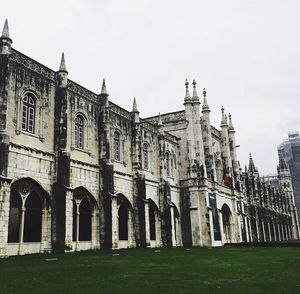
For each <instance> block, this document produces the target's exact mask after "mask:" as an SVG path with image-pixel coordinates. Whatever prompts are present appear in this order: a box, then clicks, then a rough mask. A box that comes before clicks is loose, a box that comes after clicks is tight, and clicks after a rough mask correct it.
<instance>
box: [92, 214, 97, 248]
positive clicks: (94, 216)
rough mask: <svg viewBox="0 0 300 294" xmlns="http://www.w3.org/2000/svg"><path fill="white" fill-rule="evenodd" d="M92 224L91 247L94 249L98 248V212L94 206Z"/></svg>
mask: <svg viewBox="0 0 300 294" xmlns="http://www.w3.org/2000/svg"><path fill="white" fill-rule="evenodd" d="M91 226H92V231H91V248H92V249H97V238H96V236H97V226H96V213H95V211H94V208H93V212H92V214H91Z"/></svg>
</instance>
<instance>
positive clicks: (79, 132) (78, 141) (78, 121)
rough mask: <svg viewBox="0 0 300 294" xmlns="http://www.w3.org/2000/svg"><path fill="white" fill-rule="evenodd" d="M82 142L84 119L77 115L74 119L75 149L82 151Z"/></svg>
mask: <svg viewBox="0 0 300 294" xmlns="http://www.w3.org/2000/svg"><path fill="white" fill-rule="evenodd" d="M83 140H84V118H83V115H82V114H77V115H76V118H75V147H77V148H80V149H83Z"/></svg>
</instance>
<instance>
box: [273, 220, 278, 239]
mask: <svg viewBox="0 0 300 294" xmlns="http://www.w3.org/2000/svg"><path fill="white" fill-rule="evenodd" d="M272 226H273V232H274V241H277V236H276V229H275V224H274V223H272Z"/></svg>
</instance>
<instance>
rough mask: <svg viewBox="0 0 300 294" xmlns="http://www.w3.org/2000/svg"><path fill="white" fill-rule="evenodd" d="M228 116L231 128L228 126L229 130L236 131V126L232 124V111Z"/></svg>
mask: <svg viewBox="0 0 300 294" xmlns="http://www.w3.org/2000/svg"><path fill="white" fill-rule="evenodd" d="M228 117H229V128H228V130H229V131H234V126H233V124H232V120H231V114H230V113H229V115H228Z"/></svg>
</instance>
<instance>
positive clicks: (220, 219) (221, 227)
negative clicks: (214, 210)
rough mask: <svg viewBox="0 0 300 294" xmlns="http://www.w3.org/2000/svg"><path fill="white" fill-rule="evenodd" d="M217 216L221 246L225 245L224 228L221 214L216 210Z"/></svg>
mask: <svg viewBox="0 0 300 294" xmlns="http://www.w3.org/2000/svg"><path fill="white" fill-rule="evenodd" d="M218 214H219V222H220V232H221V241H222V244H223V245H224V244H225V243H226V240H225V237H224V235H225V234H224V226H223V214H222V211H221V210H218Z"/></svg>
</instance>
